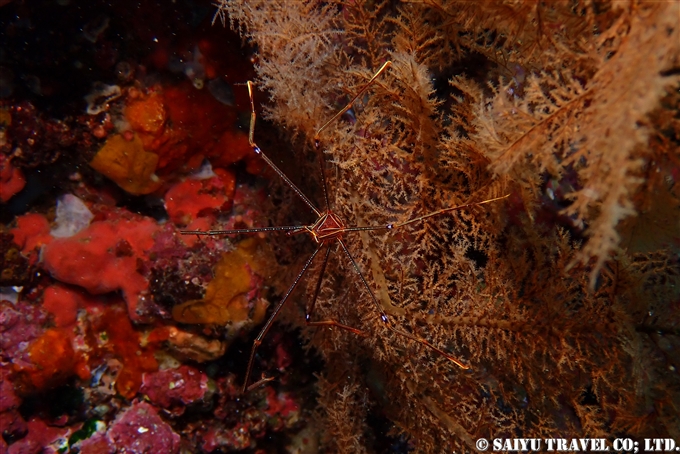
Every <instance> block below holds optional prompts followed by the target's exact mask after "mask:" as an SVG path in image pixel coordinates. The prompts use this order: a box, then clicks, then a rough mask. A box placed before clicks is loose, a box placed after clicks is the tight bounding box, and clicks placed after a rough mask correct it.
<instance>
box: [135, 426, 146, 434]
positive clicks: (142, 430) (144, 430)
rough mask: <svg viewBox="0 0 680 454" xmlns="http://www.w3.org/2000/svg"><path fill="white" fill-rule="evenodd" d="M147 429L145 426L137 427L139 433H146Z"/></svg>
mask: <svg viewBox="0 0 680 454" xmlns="http://www.w3.org/2000/svg"><path fill="white" fill-rule="evenodd" d="M148 431H149V429H147V428H146V427H139V428H137V432H139V433H140V434H143V433H147V432H148Z"/></svg>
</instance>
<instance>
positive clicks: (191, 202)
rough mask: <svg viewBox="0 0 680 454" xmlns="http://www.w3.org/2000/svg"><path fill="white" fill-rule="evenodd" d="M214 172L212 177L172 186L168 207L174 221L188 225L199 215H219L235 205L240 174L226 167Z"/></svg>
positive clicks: (166, 196) (168, 193) (168, 194)
mask: <svg viewBox="0 0 680 454" xmlns="http://www.w3.org/2000/svg"><path fill="white" fill-rule="evenodd" d="M214 172H215V176H213V177H211V178H204V179H200V180H199V179H186V180H184V181H181V182H180V183H177V184H176V185H174V186H173V187H171V188H170V190H168V192H167V193H166V194H165V209H166V210H167V212H168V215H169V216H170V220H171V221H172V222H174V223H175V224H178V225H188V224H190V223H191V222H192V221H194V220H195V219H196V218H198V217H202V216H206V215H216V214H217V213H219V212H220V211H224V210H228V209H229V208H231V204H232V201H233V196H234V188H235V185H236V177H235V176H234V173H233V172H230V171H227V170H224V169H215V170H214Z"/></svg>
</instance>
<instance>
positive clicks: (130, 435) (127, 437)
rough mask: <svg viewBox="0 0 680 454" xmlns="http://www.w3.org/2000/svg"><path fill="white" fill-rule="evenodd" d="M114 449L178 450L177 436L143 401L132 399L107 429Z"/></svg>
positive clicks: (151, 451) (130, 451)
mask: <svg viewBox="0 0 680 454" xmlns="http://www.w3.org/2000/svg"><path fill="white" fill-rule="evenodd" d="M107 437H108V439H109V440H110V441H111V443H112V444H113V445H114V446H115V447H116V448H117V451H118V452H126V453H159V454H160V453H164V454H173V453H177V452H179V445H180V437H179V435H177V434H176V433H175V432H174V431H173V430H172V428H171V427H170V426H169V425H168V424H167V423H166V422H165V421H163V420H162V419H161V417H160V416H158V413H157V412H156V409H155V408H154V407H152V406H151V405H150V404H148V403H146V402H135V403H133V404H132V406H131V407H130V408H128V409H127V410H125V411H124V412H122V413H120V414H119V415H118V417H117V418H116V420H115V421H114V422H113V424H112V425H111V427H110V428H109V430H108V432H107Z"/></svg>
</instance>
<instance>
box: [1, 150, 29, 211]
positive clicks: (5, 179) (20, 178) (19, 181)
mask: <svg viewBox="0 0 680 454" xmlns="http://www.w3.org/2000/svg"><path fill="white" fill-rule="evenodd" d="M24 186H26V178H25V177H24V174H23V172H21V170H19V169H17V168H16V167H14V166H13V165H12V163H11V162H10V161H9V158H8V157H7V156H5V155H4V154H1V153H0V202H1V203H5V202H7V201H8V200H9V199H11V198H12V196H14V194H16V193H17V192H19V191H21V190H22V189H24Z"/></svg>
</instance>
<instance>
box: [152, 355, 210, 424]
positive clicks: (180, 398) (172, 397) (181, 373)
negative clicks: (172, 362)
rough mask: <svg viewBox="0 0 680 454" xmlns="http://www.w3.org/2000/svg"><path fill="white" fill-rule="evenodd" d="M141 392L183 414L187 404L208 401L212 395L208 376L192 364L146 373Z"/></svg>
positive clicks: (167, 407) (163, 405) (166, 407)
mask: <svg viewBox="0 0 680 454" xmlns="http://www.w3.org/2000/svg"><path fill="white" fill-rule="evenodd" d="M140 392H141V393H143V394H145V395H146V397H147V398H148V399H149V401H150V402H151V403H152V404H154V405H156V406H158V407H161V408H164V409H166V410H170V411H171V412H172V414H174V415H181V414H182V413H184V410H185V408H186V406H187V405H190V404H193V403H195V402H199V401H206V400H208V399H209V398H210V396H212V392H210V387H209V385H208V376H207V375H205V374H204V373H202V372H201V371H199V370H198V369H195V368H193V367H191V366H187V365H182V366H180V367H178V368H177V369H165V370H159V371H157V372H153V373H149V374H144V378H143V384H142V387H141V389H140Z"/></svg>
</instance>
